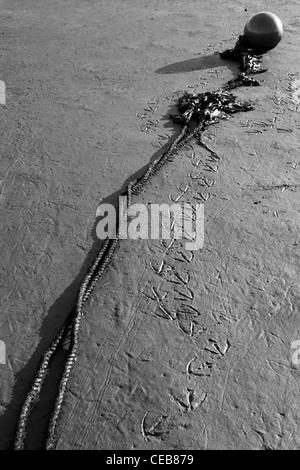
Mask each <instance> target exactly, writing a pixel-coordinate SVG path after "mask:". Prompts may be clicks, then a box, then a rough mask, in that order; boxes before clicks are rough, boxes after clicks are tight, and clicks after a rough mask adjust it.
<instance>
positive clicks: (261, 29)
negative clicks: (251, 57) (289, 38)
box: [244, 11, 283, 51]
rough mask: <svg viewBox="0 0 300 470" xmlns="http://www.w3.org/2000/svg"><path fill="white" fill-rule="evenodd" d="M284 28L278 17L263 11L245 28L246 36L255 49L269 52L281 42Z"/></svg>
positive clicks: (248, 22) (252, 18) (253, 17)
mask: <svg viewBox="0 0 300 470" xmlns="http://www.w3.org/2000/svg"><path fill="white" fill-rule="evenodd" d="M282 35H283V26H282V23H281V21H280V19H279V18H278V16H276V15H274V14H273V13H270V12H268V11H262V12H261V13H257V14H256V15H254V16H252V17H251V18H250V19H249V20H248V21H247V23H246V25H245V28H244V36H245V37H246V38H247V39H248V41H249V43H250V44H251V46H252V47H253V49H257V50H260V51H269V50H270V49H273V48H274V47H275V46H277V44H278V43H279V42H280V41H281V38H282Z"/></svg>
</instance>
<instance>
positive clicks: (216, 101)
mask: <svg viewBox="0 0 300 470" xmlns="http://www.w3.org/2000/svg"><path fill="white" fill-rule="evenodd" d="M221 57H222V58H224V59H230V60H235V61H238V62H239V64H240V69H241V73H240V74H239V75H238V76H237V77H236V78H235V79H233V80H230V81H229V82H228V83H227V85H226V86H225V87H224V88H221V89H219V90H217V91H216V92H209V93H200V94H198V95H194V94H190V93H187V92H186V93H184V94H183V96H182V97H181V98H179V100H178V103H177V107H178V110H179V112H180V114H179V115H176V116H171V117H172V119H173V121H174V122H176V123H180V124H181V126H182V128H181V131H180V133H179V134H178V136H177V137H176V138H175V140H174V141H173V142H172V143H171V144H170V145H169V148H168V149H167V150H166V151H165V152H164V153H163V154H162V155H161V156H160V157H158V158H157V159H156V160H154V161H153V162H152V163H151V164H149V165H148V168H147V170H146V172H145V173H144V174H143V176H142V177H141V178H140V179H138V180H136V181H132V182H130V183H129V184H128V186H127V188H126V194H127V210H128V209H129V207H130V206H131V204H132V195H133V194H138V193H140V191H141V190H142V189H143V188H144V186H145V185H146V183H147V182H148V181H149V179H150V178H151V177H152V176H153V175H154V174H155V173H156V172H157V171H158V170H159V169H160V168H161V167H162V166H163V165H164V164H165V163H167V162H168V161H170V160H172V158H173V157H174V154H175V153H176V152H177V151H178V150H179V149H180V148H182V147H184V146H185V145H186V144H187V143H188V142H189V141H190V140H191V139H192V138H197V139H198V143H199V145H202V146H203V147H204V148H206V149H207V150H209V151H210V152H211V154H212V158H213V159H215V160H219V157H218V155H217V154H216V153H215V152H214V151H212V150H211V149H209V147H207V146H206V144H204V143H203V142H202V140H201V136H202V134H203V132H204V130H205V128H206V127H207V126H208V125H210V124H213V123H215V122H218V121H219V120H220V119H223V118H224V114H228V113H235V112H238V111H249V110H250V109H253V106H252V105H251V104H250V103H249V102H245V103H240V102H238V101H236V98H235V97H234V96H233V95H231V94H230V93H229V92H228V90H231V89H233V88H236V87H238V86H242V85H247V86H257V85H259V82H257V80H254V79H253V78H251V77H249V76H248V74H255V73H261V72H264V71H265V70H260V58H259V57H257V56H256V55H255V53H254V51H253V50H251V49H250V48H249V45H248V44H247V43H246V42H245V38H244V37H243V36H240V37H239V39H238V41H237V43H236V45H235V47H234V48H233V49H229V50H227V51H224V52H223V53H221ZM218 113H219V116H218ZM222 113H223V114H222ZM216 115H217V117H216ZM192 121H194V122H196V123H197V125H196V126H195V128H194V129H193V130H192V131H191V129H190V124H191V122H192ZM116 232H117V234H116V238H115V239H109V238H107V239H106V241H105V242H104V245H103V247H102V248H101V250H100V251H99V253H98V255H97V257H96V259H95V261H94V263H93V265H92V267H91V268H90V269H89V271H88V273H87V274H86V276H85V278H84V279H83V281H82V283H81V286H80V289H79V293H78V297H77V300H76V304H75V306H74V307H73V309H72V310H71V312H70V314H69V315H68V316H67V318H66V320H65V323H64V325H63V326H62V327H61V329H60V330H59V332H58V333H57V335H56V337H55V339H54V340H53V341H52V343H51V345H50V346H49V348H48V349H47V350H46V352H45V353H44V355H43V356H42V360H41V362H40V365H39V368H38V370H37V372H36V375H35V377H34V379H33V382H32V385H31V388H30V390H29V392H28V393H27V395H26V397H25V400H24V403H23V406H22V408H21V412H20V415H19V419H18V422H17V428H16V433H15V438H14V442H13V447H14V449H15V450H21V449H24V443H25V438H26V426H27V422H28V418H29V414H30V411H31V409H32V407H33V405H34V404H35V403H36V402H37V401H38V398H39V394H40V391H41V389H42V386H43V383H44V380H45V377H46V375H47V372H48V369H49V366H50V363H51V359H52V357H53V355H54V353H55V352H56V351H57V350H58V348H59V346H60V345H61V343H62V341H63V339H64V338H65V336H66V334H67V332H68V330H70V345H69V354H68V356H67V359H66V362H65V366H64V370H63V373H62V377H61V380H60V384H59V387H58V393H57V396H56V400H55V403H54V407H53V410H52V414H51V417H50V421H49V425H48V430H47V438H46V443H45V449H47V450H52V449H54V448H55V443H56V428H57V423H58V420H59V417H60V413H61V410H62V406H63V401H64V396H65V392H66V389H67V385H68V381H69V378H70V375H71V371H72V369H73V367H74V365H75V362H76V359H77V354H78V338H79V331H80V325H81V320H82V317H83V307H84V304H85V303H86V301H87V300H88V299H89V297H90V296H91V294H92V292H93V290H94V288H95V286H96V284H97V283H98V281H99V279H100V278H101V277H102V276H103V274H104V272H105V270H106V269H107V267H108V266H109V264H110V261H111V259H112V256H113V254H114V253H115V251H116V248H117V246H118V243H119V239H120V231H119V228H118V226H117V230H116Z"/></svg>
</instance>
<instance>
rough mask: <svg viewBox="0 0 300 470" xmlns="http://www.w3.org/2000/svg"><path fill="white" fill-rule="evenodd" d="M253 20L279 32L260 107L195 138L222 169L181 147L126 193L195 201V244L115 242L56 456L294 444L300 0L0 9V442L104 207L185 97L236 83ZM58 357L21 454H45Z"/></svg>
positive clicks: (72, 293)
mask: <svg viewBox="0 0 300 470" xmlns="http://www.w3.org/2000/svg"><path fill="white" fill-rule="evenodd" d="M264 10H269V11H272V12H273V13H275V14H276V15H277V16H278V17H279V18H280V19H281V21H282V23H283V27H284V36H283V39H282V41H281V42H280V44H279V45H278V46H277V47H276V48H275V49H273V50H272V51H269V52H268V53H266V54H265V55H264V57H263V65H264V66H265V67H267V68H268V71H267V72H265V73H263V74H261V75H259V77H258V80H259V82H260V84H261V86H258V87H241V88H239V89H237V90H234V94H235V95H236V96H238V98H239V99H241V100H251V101H252V102H253V104H254V109H253V110H252V111H249V112H239V113H237V114H235V115H233V116H230V118H229V119H228V120H224V121H221V122H219V123H217V124H215V125H211V126H209V127H208V128H207V129H206V130H205V132H204V134H203V141H204V143H205V144H206V145H207V146H208V147H209V148H210V149H212V150H213V151H214V152H216V154H217V155H218V157H219V161H218V164H215V165H214V164H212V163H211V162H210V160H209V157H210V152H209V151H208V150H207V149H205V148H203V147H201V146H199V145H197V143H195V142H194V141H191V143H190V146H189V148H185V149H183V150H181V151H179V152H178V153H177V155H176V157H175V159H174V160H173V161H172V162H169V163H167V164H166V165H164V166H163V167H162V168H161V170H160V171H158V172H157V174H155V175H154V176H153V177H152V178H151V180H150V181H149V183H148V184H147V185H146V186H145V188H144V189H143V191H142V192H141V193H140V194H138V195H136V196H133V202H134V203H143V204H147V205H149V204H151V203H156V204H163V203H166V204H170V203H171V201H175V200H176V199H177V198H181V200H182V201H185V202H190V203H196V202H197V201H199V198H200V200H201V201H202V202H203V203H204V210H205V235H204V246H203V248H202V249H201V250H197V251H187V250H186V249H185V243H184V241H183V240H176V241H175V242H174V243H172V244H170V243H169V242H168V241H162V240H131V239H127V240H122V241H121V242H120V244H119V246H118V248H117V250H116V252H115V253H114V255H113V257H112V261H111V263H110V265H109V266H108V268H107V270H106V272H105V274H104V275H103V277H102V278H101V279H100V281H99V283H97V285H96V287H95V289H94V291H93V293H92V295H91V296H90V298H89V299H88V301H87V302H86V304H85V306H84V316H83V319H82V322H81V327H80V334H79V345H78V356H77V361H76V363H75V366H74V368H73V370H72V373H71V377H70V381H69V383H68V387H67V391H66V395H65V399H64V403H63V408H62V414H61V416H60V419H59V422H58V428H57V444H56V448H57V449H64V450H69V449H71V450H92V449H98V450H101V449H109V450H119V449H127V450H155V449H156V450H162V451H163V450H166V449H172V450H177V449H178V450H180V449H190V450H204V449H210V450H215V449H225V450H238V449H242V450H244V449H250V450H260V449H275V450H282V449H284V450H292V449H299V448H300V443H299V419H300V411H299V405H298V402H299V392H300V365H299V364H300V354H299V363H298V362H297V361H296V360H295V359H294V360H293V356H292V354H293V352H295V348H294V349H293V344H295V341H300V322H299V308H300V290H299V280H300V279H299V261H300V232H299V228H300V219H299V189H300V157H299V142H300V122H299V109H300V92H299V94H298V92H297V90H298V89H300V65H299V46H300V39H299V37H300V36H299V27H300V5H299V2H298V1H290V2H286V1H283V2H282V1H281V2H280V1H278V0H274V1H272V2H269V3H268V2H267V3H266V2H263V1H257V0H255V1H253V2H251V3H250V2H236V1H233V0H230V1H227V2H220V1H217V0H210V1H207V0H202V1H201V2H200V1H194V0H172V1H171V0H159V1H158V0H151V1H149V0H148V1H145V0H139V1H134V0H113V1H108V0H101V1H97V0H81V1H79V0H66V1H64V2H62V1H61V0H47V1H46V0H40V1H39V2H35V1H33V0H26V1H24V0H22V1H21V0H9V1H8V0H6V1H3V0H2V1H1V2H0V24H1V28H0V32H1V42H0V62H1V64H0V70H1V74H0V80H2V81H3V82H4V83H5V86H6V103H5V104H1V105H0V113H1V119H0V129H1V144H0V145H1V159H0V204H1V224H0V243H1V259H0V270H1V295H0V302H1V309H0V341H2V342H3V343H4V344H5V348H6V357H5V361H4V360H3V361H2V363H0V449H8V448H10V447H11V445H12V441H13V437H14V433H15V430H16V425H17V420H18V417H19V413H20V410H21V407H22V404H23V402H24V399H25V397H26V394H27V392H28V390H29V387H30V386H31V384H32V381H33V379H34V376H35V373H36V370H37V367H38V365H39V362H40V360H41V358H42V355H43V353H44V352H45V350H46V349H47V348H48V347H49V345H50V343H51V341H52V340H53V339H54V337H55V336H56V334H57V332H58V331H59V329H60V328H61V326H62V325H63V323H64V321H65V319H66V318H67V316H68V314H69V313H70V312H71V310H72V308H73V306H74V304H75V302H76V298H77V295H78V290H79V287H80V284H81V282H82V280H83V278H84V276H85V274H86V272H87V270H88V268H89V267H90V266H91V263H92V262H93V260H94V259H95V257H96V255H97V253H98V252H99V250H100V248H101V246H102V243H103V242H102V241H100V240H99V238H98V237H97V234H96V227H97V222H98V218H97V217H96V211H97V207H98V206H99V205H100V204H103V203H110V204H113V205H115V206H116V205H117V204H118V197H119V195H120V194H121V193H122V192H123V191H124V190H125V188H126V186H127V184H128V183H129V182H130V181H134V180H136V179H137V178H138V177H140V176H141V175H142V174H143V173H144V172H145V170H146V168H147V165H148V164H149V162H151V161H153V160H154V159H155V158H157V157H158V156H159V155H160V154H162V153H163V151H164V150H166V148H167V146H168V145H169V143H170V142H171V141H172V139H174V138H175V137H176V135H177V134H178V132H179V130H180V126H179V125H177V124H174V122H173V121H172V120H171V119H170V114H176V99H178V97H179V96H181V95H182V94H183V93H184V91H191V92H197V93H200V92H205V91H213V90H217V89H219V88H220V87H222V86H223V85H224V84H225V83H226V82H227V81H228V80H230V79H232V78H233V77H235V76H236V75H237V73H238V66H237V64H235V63H233V62H229V61H225V60H222V59H221V58H220V55H219V54H218V53H219V52H222V51H224V50H225V49H227V48H230V47H233V46H234V44H235V42H236V40H237V38H238V36H239V35H240V34H242V33H243V28H244V25H245V23H246V21H247V20H248V19H249V18H250V17H251V16H252V15H253V14H255V13H257V12H259V11H264ZM297 105H299V106H297ZM199 171H201V172H202V174H204V175H205V178H206V182H207V184H201V182H197V178H196V176H195V175H196V173H197V172H199ZM193 177H194V178H193ZM67 352H68V344H63V346H62V347H61V348H60V350H59V351H58V353H57V354H56V355H55V357H54V359H53V361H52V363H51V369H50V371H49V373H48V375H47V378H46V381H45V384H44V385H45V386H44V387H43V390H42V393H41V395H40V400H39V401H38V403H36V405H35V406H34V408H33V410H32V413H31V415H30V419H29V422H28V427H27V437H26V444H25V448H26V449H35V450H37V449H40V448H42V446H43V444H44V440H45V434H46V429H47V425H48V422H49V417H50V414H51V410H52V407H53V404H54V400H55V396H56V393H57V387H58V384H59V379H60V377H61V373H62V370H63V364H64V361H65V360H66V357H67ZM0 362H1V361H0Z"/></svg>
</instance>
